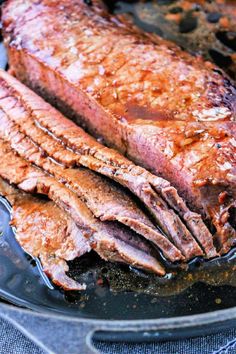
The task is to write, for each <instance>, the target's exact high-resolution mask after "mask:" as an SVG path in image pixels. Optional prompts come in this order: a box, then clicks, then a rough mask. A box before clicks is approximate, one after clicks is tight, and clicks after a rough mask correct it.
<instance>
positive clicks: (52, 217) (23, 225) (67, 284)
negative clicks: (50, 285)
mask: <svg viewBox="0 0 236 354" xmlns="http://www.w3.org/2000/svg"><path fill="white" fill-rule="evenodd" d="M0 194H1V195H3V196H5V197H6V199H7V200H8V201H9V202H10V203H11V205H12V221H11V224H12V225H13V226H14V227H15V229H16V238H17V240H18V242H19V243H20V245H21V246H22V247H23V248H24V250H25V251H26V252H27V253H29V254H30V255H31V256H33V257H38V258H40V261H41V263H42V266H43V270H44V271H45V273H47V274H48V276H49V277H50V278H51V279H52V281H53V282H54V283H55V284H57V285H59V286H61V287H63V288H64V289H65V290H83V289H85V285H84V284H78V283H77V282H75V281H74V280H73V279H71V278H69V277H68V276H67V275H66V272H67V271H68V270H69V268H68V265H67V263H66V261H69V260H73V259H75V258H77V257H80V256H81V255H83V254H84V253H86V252H89V251H90V250H91V247H93V248H94V250H95V251H96V252H97V253H98V254H100V256H101V257H102V258H104V259H106V260H108V261H117V262H123V263H128V264H131V265H133V266H137V267H140V268H142V269H145V270H148V271H152V272H156V273H158V274H162V273H163V269H162V268H161V267H160V265H159V264H158V262H157V261H156V259H155V258H154V254H155V252H154V251H153V250H152V248H151V247H150V246H149V245H148V244H147V243H146V242H145V241H142V240H141V239H140V238H139V237H137V235H135V234H134V233H132V232H129V231H128V230H127V229H125V228H120V227H119V226H117V225H116V224H115V223H110V224H109V223H108V225H106V233H100V234H99V233H97V234H96V235H95V241H96V242H93V243H92V244H89V242H88V240H87V238H86V237H85V236H84V234H83V232H81V230H80V228H79V227H78V226H77V225H76V224H75V222H74V221H73V220H72V219H71V218H70V216H69V215H68V214H67V213H66V212H64V211H63V210H61V209H60V208H58V207H57V206H56V205H55V204H54V203H53V202H52V201H49V200H43V199H40V198H37V197H34V196H32V195H29V194H26V193H24V192H22V191H20V190H18V189H16V188H14V187H12V186H10V185H9V184H8V183H6V182H4V181H3V180H2V179H1V178H0Z"/></svg>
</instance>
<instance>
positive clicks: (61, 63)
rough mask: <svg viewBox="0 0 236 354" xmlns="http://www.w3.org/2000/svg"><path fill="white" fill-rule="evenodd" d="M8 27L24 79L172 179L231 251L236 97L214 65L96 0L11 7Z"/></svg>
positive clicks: (16, 69)
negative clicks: (141, 28) (110, 12)
mask: <svg viewBox="0 0 236 354" xmlns="http://www.w3.org/2000/svg"><path fill="white" fill-rule="evenodd" d="M3 23H4V32H5V42H6V44H7V46H8V53H9V58H10V65H11V70H12V72H13V73H14V74H15V75H16V76H17V77H18V78H19V79H20V80H22V81H23V82H25V83H26V84H27V85H29V86H31V87H32V88H33V89H35V90H37V91H38V92H40V93H41V94H42V95H44V96H45V97H46V98H47V99H48V100H50V101H51V102H52V103H53V104H56V105H57V106H58V107H59V108H60V109H62V110H64V111H66V112H67V113H68V114H70V115H71V117H73V118H74V119H76V120H77V122H79V123H81V124H83V125H84V126H86V127H87V128H88V129H89V130H90V131H92V132H93V133H94V134H96V135H97V136H99V137H102V138H103V140H104V141H105V142H106V143H107V144H108V145H111V146H114V147H116V148H117V149H119V150H120V151H121V152H123V153H124V154H127V155H128V156H129V157H130V158H131V159H133V160H134V161H136V162H138V163H139V164H142V165H143V166H145V167H148V168H149V169H150V170H152V171H153V172H155V173H156V174H158V175H161V176H163V177H165V178H166V179H167V180H169V181H170V182H171V184H173V185H174V186H175V187H177V189H178V190H179V191H180V193H181V195H182V197H184V199H186V200H187V201H188V204H189V206H191V207H192V208H193V209H194V210H195V211H197V212H201V213H202V215H203V216H204V218H206V219H208V221H211V222H212V224H214V227H215V229H216V235H215V237H216V240H217V243H218V244H219V248H221V251H222V252H226V251H227V250H228V249H229V247H230V246H232V245H234V244H235V228H234V222H232V215H234V210H235V191H236V188H235V184H236V178H235V166H236V164H235V145H236V141H235V106H236V104H235V101H236V91H235V87H234V86H233V84H232V83H230V82H229V80H228V79H227V78H226V77H224V76H223V75H222V74H221V73H219V72H218V70H217V68H215V67H214V66H213V65H212V64H209V63H205V62H203V60H202V59H201V58H196V57H192V56H190V55H189V54H187V53H184V52H182V51H181V50H180V49H179V48H178V47H176V46H175V45H173V44H170V43H169V42H167V41H164V40H162V39H161V38H159V37H158V36H153V35H151V36H150V35H146V34H144V33H142V32H140V31H138V30H136V29H135V28H133V27H132V26H130V24H127V23H125V21H124V20H119V19H118V18H115V17H114V16H110V15H108V13H107V12H106V10H104V8H103V6H101V4H100V1H93V5H92V6H88V5H87V4H86V3H84V2H83V1H82V0H72V1H70V2H68V1H65V0H64V1H61V2H60V3H59V2H58V1H50V2H49V1H47V0H41V1H37V3H35V2H33V1H32V0H26V1H23V0H20V1H19V2H18V3H17V6H16V4H15V2H14V1H13V0H8V2H7V4H6V6H5V8H4V11H3ZM38 109H39V115H41V114H42V113H43V112H42V111H40V108H39V107H38ZM42 121H43V120H42V119H41V124H42V125H43V126H44V127H45V126H47V125H49V123H48V122H47V124H46V123H45V124H44V123H42ZM50 129H52V130H53V131H54V133H55V135H57V134H58V135H60V136H62V134H61V133H62V128H61V129H59V130H58V131H57V132H55V131H56V128H55V126H53V123H51V126H50V127H49V130H50ZM67 133H68V135H69V138H68V137H67V135H66V134H67ZM66 134H64V133H63V136H64V138H63V139H62V140H63V141H65V140H66V141H67V144H68V145H73V142H74V141H75V142H76V144H77V143H78V146H79V147H80V148H78V147H77V146H76V149H78V151H79V152H80V153H81V147H82V150H83V147H84V145H83V144H82V143H81V140H80V139H79V138H78V140H77V139H75V137H74V136H70V132H68V131H66ZM86 152H88V150H87V151H86ZM96 154H97V153H96V149H95V155H96ZM106 154H107V150H105V152H103V151H102V155H103V156H107V155H106ZM84 155H85V153H84ZM88 155H89V159H90V158H91V156H90V154H88ZM96 157H99V158H98V160H100V159H101V160H102V161H103V162H104V160H103V158H101V153H100V154H97V155H96ZM69 158H70V157H69ZM83 161H87V162H84V164H85V163H90V164H91V165H92V162H91V160H89V162H88V159H87V160H86V159H85V157H84V158H83ZM80 163H81V161H80ZM95 164H97V165H98V161H97V159H96V161H95ZM99 164H100V166H99V167H96V168H97V169H100V170H101V171H103V173H104V174H105V172H104V170H105V165H104V164H103V165H102V164H101V163H100V161H99ZM123 183H125V182H123ZM150 183H151V182H150ZM130 184H131V183H130ZM158 185H159V183H158ZM173 195H174V193H173V194H172V196H171V197H170V198H171V199H172V200H173ZM222 196H223V197H222ZM189 220H190V221H189V222H190V223H191V222H192V219H191V218H189ZM195 220H197V219H195ZM194 223H196V221H194V222H193V224H194ZM188 227H189V226H188ZM195 237H196V235H195Z"/></svg>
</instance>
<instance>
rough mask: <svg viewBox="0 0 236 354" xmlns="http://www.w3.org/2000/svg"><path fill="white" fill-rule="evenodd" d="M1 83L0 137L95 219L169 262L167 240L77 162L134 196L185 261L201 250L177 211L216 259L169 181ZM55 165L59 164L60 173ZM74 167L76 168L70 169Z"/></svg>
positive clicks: (0, 77)
mask: <svg viewBox="0 0 236 354" xmlns="http://www.w3.org/2000/svg"><path fill="white" fill-rule="evenodd" d="M0 83H1V87H0V108H1V114H0V122H1V124H0V127H1V128H0V135H1V137H2V138H3V139H5V140H7V141H8V142H9V143H10V144H11V147H12V149H14V150H15V151H17V152H18V153H19V154H20V155H21V156H22V157H24V158H25V159H27V160H28V161H30V162H31V163H33V164H35V165H37V166H39V167H41V168H42V169H43V170H45V171H47V172H48V173H49V174H51V175H53V176H54V177H56V178H57V180H59V181H61V182H62V183H63V184H65V185H66V186H67V187H69V188H70V189H71V190H72V191H74V192H75V193H76V194H77V195H78V196H79V197H80V198H82V200H83V201H85V203H86V205H87V206H88V207H89V209H90V210H91V211H92V212H93V214H94V215H95V216H96V217H98V218H100V219H101V220H118V221H119V222H121V223H124V224H126V225H128V226H129V227H131V228H132V229H134V230H135V231H136V232H138V233H140V234H142V235H143V236H144V237H146V238H148V239H149V240H151V241H152V242H154V243H155V244H156V245H157V246H158V247H159V248H160V249H161V250H162V251H163V253H164V255H165V256H166V257H167V258H169V259H170V249H171V247H170V245H169V246H168V243H169V242H168V240H167V239H165V236H163V235H161V234H160V232H158V231H157V229H155V228H154V226H153V225H152V224H151V223H150V221H149V220H148V218H147V217H145V215H144V214H143V213H141V211H140V210H139V208H138V207H137V205H136V204H135V203H134V202H133V201H132V200H131V199H130V197H129V196H128V195H127V193H126V192H125V191H124V190H120V189H118V188H117V187H116V186H115V185H114V184H112V183H110V182H109V181H108V180H107V179H104V178H103V179H102V178H101V177H99V176H98V175H96V174H94V173H93V172H91V171H88V170H86V169H84V168H81V165H80V163H81V164H82V165H84V166H86V167H89V168H91V169H93V170H94V171H96V172H99V173H101V174H105V175H106V176H109V177H110V178H112V179H114V180H115V181H118V182H119V183H121V184H122V185H123V186H125V187H128V188H129V189H130V190H131V191H132V192H133V193H135V194H136V195H137V196H138V197H139V198H140V199H141V200H142V201H143V202H144V204H145V205H146V206H147V207H148V208H149V209H150V211H151V212H152V213H153V214H154V216H155V219H156V221H157V222H158V224H159V225H160V226H161V227H162V229H163V231H164V232H165V233H166V235H167V236H168V237H169V238H170V239H171V240H172V241H173V243H174V244H175V245H176V246H177V247H178V248H179V250H180V251H181V252H182V254H183V255H184V256H185V258H186V259H190V258H192V257H194V256H197V255H202V251H201V250H200V248H199V246H198V244H197V243H196V241H195V239H194V238H193V237H192V236H191V234H190V232H189V231H188V229H187V228H186V227H185V225H184V223H183V222H182V221H181V220H180V218H179V217H178V216H177V215H176V212H177V213H178V214H179V215H180V216H181V218H183V220H184V221H185V222H186V225H187V226H188V228H189V230H190V231H191V232H192V235H194V237H195V238H196V239H197V240H198V241H199V243H200V245H201V247H202V249H203V250H204V251H205V253H206V256H207V257H209V258H210V257H214V256H216V255H217V254H216V251H215V248H214V246H213V240H212V235H211V234H210V232H209V231H208V229H207V227H206V226H205V225H204V223H203V221H202V219H201V217H200V215H197V214H196V213H192V212H190V210H189V209H188V208H187V206H186V204H185V203H184V201H183V200H182V199H181V198H180V197H179V196H178V193H177V191H176V190H175V189H174V188H173V187H171V186H170V184H169V183H168V182H167V181H165V180H163V179H161V178H158V177H156V176H154V175H152V174H151V173H149V172H148V171H145V170H144V169H143V168H140V167H138V166H135V165H134V164H132V163H131V162H130V161H128V160H127V159H125V158H123V157H122V156H121V155H119V154H118V153H117V152H115V151H113V150H111V149H108V148H105V147H103V146H102V145H100V144H99V143H97V142H96V141H95V140H94V139H93V138H92V137H90V136H88V135H87V134H86V133H85V132H84V131H83V130H82V129H80V128H79V127H77V126H76V125H75V124H74V123H72V122H70V121H69V120H68V119H66V118H65V117H63V116H62V115H61V114H59V112H57V111H56V110H55V109H53V108H52V107H51V106H49V105H48V104H46V103H45V102H44V101H43V100H42V99H40V98H39V97H38V96H37V95H35V94H34V93H33V92H31V91H30V90H29V89H27V88H26V87H25V86H23V85H22V84H20V83H19V82H18V81H17V80H15V79H14V78H12V77H10V76H9V75H8V74H7V73H5V72H3V71H1V72H0ZM68 149H69V150H68ZM63 152H64V153H63ZM67 152H68V153H69V154H70V155H69V154H67ZM64 156H65V158H64ZM57 162H59V163H60V164H63V165H64V168H63V167H62V166H60V165H58V163H57ZM74 164H76V165H78V167H77V168H72V167H73V165H74ZM162 198H163V199H162ZM167 203H168V204H170V206H171V208H169V206H168V205H167ZM172 208H173V209H172ZM174 210H175V211H176V212H175V211H174ZM172 249H173V246H172ZM172 253H173V252H172ZM174 254H175V255H174ZM174 257H176V260H178V259H180V255H177V250H175V252H174V253H173V254H172V258H171V259H172V260H173V259H174Z"/></svg>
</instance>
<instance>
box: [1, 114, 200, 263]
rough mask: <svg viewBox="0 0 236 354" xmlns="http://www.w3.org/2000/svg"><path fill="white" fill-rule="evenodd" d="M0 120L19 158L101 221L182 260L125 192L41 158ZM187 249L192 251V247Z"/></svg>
mask: <svg viewBox="0 0 236 354" xmlns="http://www.w3.org/2000/svg"><path fill="white" fill-rule="evenodd" d="M0 122H1V124H0V137H1V138H3V139H5V140H7V141H8V142H9V144H10V146H11V147H12V148H13V149H15V151H17V152H18V153H19V154H20V155H21V156H22V157H25V158H26V159H27V160H29V161H30V162H32V163H34V164H37V165H39V166H40V167H42V168H43V169H44V170H46V171H47V172H49V173H50V174H51V175H54V176H55V177H56V178H57V179H58V180H59V181H61V182H62V183H65V185H66V186H67V187H69V188H70V189H71V190H72V192H74V193H76V194H77V195H78V196H79V197H80V199H81V200H82V201H83V202H84V203H85V204H86V205H87V206H88V208H89V209H90V210H91V211H92V213H93V215H94V216H95V217H97V218H99V219H100V220H102V221H106V220H113V221H119V222H120V223H123V224H125V225H127V226H129V227H130V228H131V229H133V230H134V231H136V232H137V233H139V234H141V235H143V236H144V237H145V238H147V239H149V240H150V241H152V242H154V243H155V244H156V246H158V247H159V249H160V250H161V251H162V252H163V254H164V256H165V257H166V258H168V259H170V260H171V261H178V260H181V259H183V256H182V255H181V252H180V251H179V250H178V249H177V248H176V247H175V246H174V245H173V244H172V243H171V242H170V241H169V240H168V239H167V238H165V236H164V235H162V234H161V233H160V232H159V231H158V230H157V229H156V228H155V227H154V225H153V224H152V223H151V222H150V221H149V219H148V218H147V217H146V216H145V214H144V213H143V212H141V210H140V209H139V208H138V207H137V205H136V204H135V203H134V202H133V201H132V199H131V198H130V197H129V196H128V195H127V194H126V193H125V192H121V191H120V190H118V188H116V187H115V186H113V185H111V184H109V183H106V181H105V182H104V181H103V180H102V179H101V178H100V177H99V176H97V175H95V174H94V173H93V172H91V171H88V170H84V169H63V168H62V167H61V166H59V165H57V164H54V163H53V161H52V160H51V159H48V158H45V157H43V156H42V151H40V150H38V148H37V146H35V145H34V144H32V142H31V141H30V139H29V138H24V136H23V135H22V134H21V133H19V131H18V129H17V128H16V127H14V125H13V126H12V124H11V122H10V121H9V120H7V118H6V117H5V116H4V115H1V114H0ZM73 196H74V195H73ZM88 221H89V220H88ZM186 243H187V242H186ZM190 246H191V244H190ZM197 250H198V248H197ZM190 252H192V249H191V248H190Z"/></svg>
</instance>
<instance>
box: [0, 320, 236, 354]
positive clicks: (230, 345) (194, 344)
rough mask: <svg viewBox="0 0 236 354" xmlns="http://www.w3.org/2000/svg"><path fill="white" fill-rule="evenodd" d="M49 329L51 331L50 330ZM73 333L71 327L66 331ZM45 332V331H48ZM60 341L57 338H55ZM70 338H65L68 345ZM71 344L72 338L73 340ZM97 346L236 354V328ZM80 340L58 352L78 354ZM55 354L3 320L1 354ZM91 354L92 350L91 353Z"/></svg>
mask: <svg viewBox="0 0 236 354" xmlns="http://www.w3.org/2000/svg"><path fill="white" fill-rule="evenodd" d="M32 325H35V326H37V329H38V331H40V330H41V328H40V326H39V322H38V321H37V320H36V321H35V324H34V323H32ZM41 326H46V332H47V329H48V333H49V335H52V333H53V329H52V328H50V322H49V323H48V324H47V322H44V323H43V324H41ZM47 326H48V328H47ZM66 330H67V331H70V328H69V326H68V328H67V329H66ZM44 331H45V328H44ZM55 338H56V336H55ZM66 340H67V338H64V341H65V342H66ZM70 341H71V338H70ZM93 345H94V347H95V348H96V349H97V351H98V352H99V353H104V354H126V353H130V354H149V353H153V354H211V353H212V354H213V353H214V354H218V353H220V354H226V353H228V354H235V353H236V329H231V330H227V331H224V332H223V333H218V334H215V335H211V336H206V337H198V338H192V339H187V340H181V341H169V342H155V343H141V344H129V343H106V342H93ZM77 348H78V342H77V338H74V343H72V346H71V344H70V349H68V351H67V350H66V349H65V347H64V349H63V351H61V349H60V345H59V347H58V351H57V349H55V353H56V354H74V353H78V354H80V352H79V351H78V350H77ZM47 353H54V351H53V352H48V351H44V350H42V349H40V347H39V346H38V345H36V344H35V343H33V342H32V341H31V340H30V339H29V338H27V336H26V335H24V334H23V333H21V332H20V331H19V330H18V329H16V328H15V327H14V326H13V325H12V324H11V323H9V322H8V321H5V320H0V354H47ZM88 353H91V351H89V350H88Z"/></svg>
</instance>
